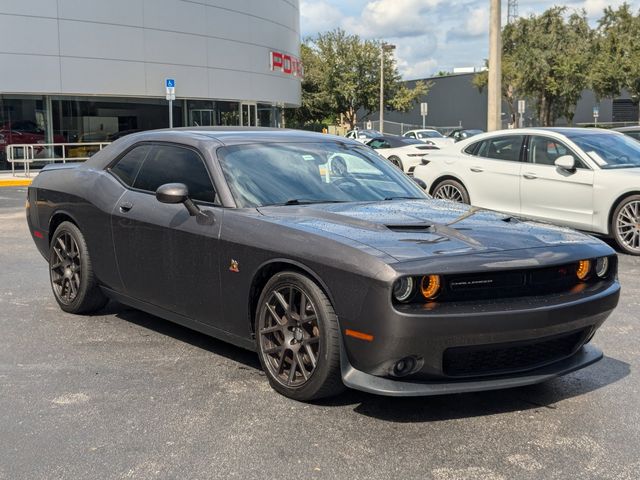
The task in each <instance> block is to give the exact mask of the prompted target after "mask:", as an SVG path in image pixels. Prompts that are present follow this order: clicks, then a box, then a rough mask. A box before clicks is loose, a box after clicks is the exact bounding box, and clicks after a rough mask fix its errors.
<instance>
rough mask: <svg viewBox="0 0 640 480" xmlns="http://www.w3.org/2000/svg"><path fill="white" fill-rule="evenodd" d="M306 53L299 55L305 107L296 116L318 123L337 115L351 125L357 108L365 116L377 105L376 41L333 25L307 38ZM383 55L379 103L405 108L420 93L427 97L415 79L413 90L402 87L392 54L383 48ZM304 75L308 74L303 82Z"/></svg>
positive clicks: (377, 65)
mask: <svg viewBox="0 0 640 480" xmlns="http://www.w3.org/2000/svg"><path fill="white" fill-rule="evenodd" d="M307 49H308V50H307ZM305 51H306V53H305V54H304V55H305V56H303V58H302V60H303V64H304V68H305V82H303V85H302V108H303V109H305V110H303V111H302V112H300V115H302V116H304V117H305V118H307V120H316V121H317V120H320V119H321V118H326V117H337V116H339V115H340V114H342V115H344V118H345V119H346V121H347V122H348V123H349V125H350V127H351V128H353V127H355V123H356V113H357V112H358V111H359V110H361V109H362V110H364V111H365V114H366V115H368V114H370V113H371V112H373V111H376V110H377V109H378V107H379V88H380V54H381V51H382V49H381V44H380V42H377V41H372V40H362V39H360V37H358V36H357V35H348V34H347V33H345V32H344V31H343V30H340V29H338V30H333V31H331V32H326V33H321V34H318V35H317V36H316V37H315V38H313V39H310V40H307V41H306V42H305V46H304V50H303V52H305ZM305 57H306V59H307V60H305ZM383 58H384V61H383V69H384V90H385V98H384V104H385V105H386V106H388V107H389V108H391V109H393V110H397V111H407V110H409V109H410V108H411V107H412V106H413V104H414V103H415V102H416V101H417V100H418V98H419V97H420V96H422V95H426V93H427V91H428V88H429V86H428V85H425V83H424V82H417V83H416V85H415V87H414V88H413V89H409V88H407V87H406V85H405V84H404V83H403V82H402V81H401V77H400V74H399V73H398V69H397V67H396V63H395V60H394V59H393V55H392V53H391V52H387V51H385V52H384V57H383ZM307 61H308V63H307ZM307 76H310V80H309V81H308V82H307ZM321 110H324V112H323V113H321V112H320V111H321Z"/></svg>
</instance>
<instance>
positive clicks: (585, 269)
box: [576, 260, 591, 281]
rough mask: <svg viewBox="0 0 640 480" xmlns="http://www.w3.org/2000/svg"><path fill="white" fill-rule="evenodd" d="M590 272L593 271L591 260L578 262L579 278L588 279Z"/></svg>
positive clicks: (577, 274)
mask: <svg viewBox="0 0 640 480" xmlns="http://www.w3.org/2000/svg"><path fill="white" fill-rule="evenodd" d="M589 273H591V260H580V263H578V270H577V271H576V276H577V277H578V280H582V281H584V280H586V279H587V277H588V276H589Z"/></svg>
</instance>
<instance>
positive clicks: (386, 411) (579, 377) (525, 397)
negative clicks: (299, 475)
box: [100, 302, 630, 423]
mask: <svg viewBox="0 0 640 480" xmlns="http://www.w3.org/2000/svg"><path fill="white" fill-rule="evenodd" d="M100 315H115V316H116V317H117V318H119V319H121V320H124V321H126V322H131V323H134V324H136V325H138V326H140V327H143V328H146V329H149V330H152V331H154V332H157V333H159V334H161V335H167V336H169V337H171V338H174V339H176V340H178V341H180V342H186V343H188V344H190V345H193V346H194V347H198V348H201V349H203V350H206V351H209V352H211V353H213V354H215V355H221V356H223V357H225V358H227V359H229V360H232V361H234V362H238V363H239V364H241V367H240V368H244V369H246V368H250V369H255V370H258V371H260V372H261V367H260V362H259V360H258V356H257V355H256V353H255V352H250V351H248V350H245V349H243V348H240V347H236V346H235V345H231V344H229V343H226V342H224V341H222V340H217V339H215V338H212V337H209V336H207V335H205V334H202V333H199V332H196V331H194V330H191V329H189V328H186V327H183V326H181V325H178V324H175V323H172V322H170V321H168V320H164V319H162V318H160V317H156V316H154V315H150V314H147V313H145V312H142V311H140V310H135V309H131V308H129V307H126V306H123V305H120V304H118V303H116V302H110V303H109V304H108V305H107V306H106V308H105V309H103V310H102V311H101V312H100ZM629 373H630V365H629V364H628V363H625V362H622V361H620V360H616V359H615V358H612V357H608V356H605V357H604V358H603V360H601V361H600V362H598V363H596V364H595V365H592V366H590V367H587V368H585V369H583V370H580V371H578V372H574V373H572V374H569V375H566V376H563V377H560V378H556V379H553V380H550V381H548V382H545V383H541V384H537V385H530V386H526V387H518V388H511V389H504V390H494V391H488V392H477V393H462V394H453V395H439V396H433V397H384V396H379V395H372V394H369V393H365V392H360V391H356V390H346V391H345V392H344V393H342V394H341V395H339V396H336V397H332V398H328V399H323V400H319V401H316V402H313V405H314V406H315V407H316V408H319V409H326V408H333V407H346V406H351V405H353V411H354V412H356V413H358V414H361V415H365V416H367V417H372V418H376V419H379V420H384V421H389V422H398V423H419V422H437V421H445V420H452V419H458V418H468V417H481V416H485V415H495V414H500V413H507V412H513V411H522V410H529V409H538V408H549V409H556V408H558V407H557V405H556V404H557V403H558V402H561V401H562V400H565V399H569V398H573V397H578V396H580V395H584V394H587V393H589V392H592V391H594V390H598V389H601V388H603V387H606V386H607V385H610V384H612V383H615V382H617V381H619V380H621V379H623V378H624V377H626V376H627V375H629ZM264 381H265V382H266V381H267V379H266V378H265V379H264ZM273 394H274V395H278V394H277V393H276V392H275V391H274V392H273Z"/></svg>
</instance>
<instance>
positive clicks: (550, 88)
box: [503, 7, 593, 126]
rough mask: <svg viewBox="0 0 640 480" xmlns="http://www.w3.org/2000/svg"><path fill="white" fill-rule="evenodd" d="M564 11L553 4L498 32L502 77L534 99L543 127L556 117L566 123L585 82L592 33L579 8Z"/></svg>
mask: <svg viewBox="0 0 640 480" xmlns="http://www.w3.org/2000/svg"><path fill="white" fill-rule="evenodd" d="M566 12H567V9H566V8H564V7H553V8H550V9H548V10H547V11H545V12H544V13H542V14H541V15H538V16H534V15H532V16H529V17H527V18H521V19H518V20H517V21H516V22H514V23H512V24H509V25H507V27H505V29H504V32H503V43H504V60H503V62H504V69H505V77H506V78H507V79H508V80H509V82H510V84H511V85H512V86H513V88H514V90H515V91H517V92H518V94H520V95H522V96H525V97H527V98H530V99H532V100H533V101H534V103H535V107H536V111H537V113H538V119H539V122H540V124H541V125H545V126H546V125H553V123H554V122H555V121H556V120H557V119H558V118H560V117H565V118H567V119H568V120H569V122H571V121H572V120H573V116H574V113H575V106H576V104H577V103H578V100H579V99H580V96H581V94H582V91H583V90H584V89H585V88H587V87H588V85H589V81H588V80H589V79H588V77H587V72H588V71H589V66H590V64H591V62H592V52H593V48H592V46H593V42H592V38H593V33H592V30H591V28H590V27H589V23H588V21H587V18H586V14H585V13H584V11H582V12H580V13H577V12H576V13H572V14H571V15H569V16H567V15H566Z"/></svg>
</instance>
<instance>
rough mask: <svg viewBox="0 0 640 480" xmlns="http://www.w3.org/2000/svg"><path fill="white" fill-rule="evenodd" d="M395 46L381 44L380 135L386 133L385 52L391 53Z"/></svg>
mask: <svg viewBox="0 0 640 480" xmlns="http://www.w3.org/2000/svg"><path fill="white" fill-rule="evenodd" d="M395 48H396V46H395V45H391V44H390V43H384V42H382V43H381V44H380V133H384V52H390V51H392V50H394V49H395Z"/></svg>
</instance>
